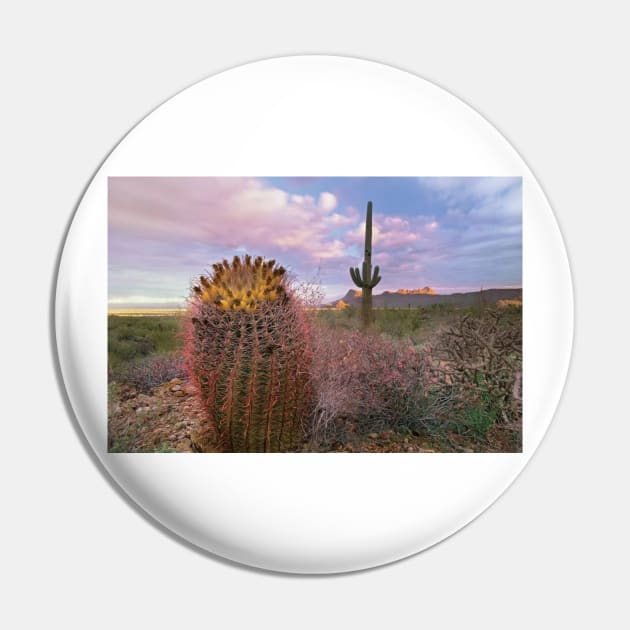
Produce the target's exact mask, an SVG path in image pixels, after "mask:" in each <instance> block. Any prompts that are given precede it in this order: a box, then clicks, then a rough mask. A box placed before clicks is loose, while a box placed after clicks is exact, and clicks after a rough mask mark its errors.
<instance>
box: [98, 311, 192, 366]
mask: <svg viewBox="0 0 630 630" xmlns="http://www.w3.org/2000/svg"><path fill="white" fill-rule="evenodd" d="M181 324H182V319H181V317H180V316H178V315H172V316H168V317H167V316H162V317H160V316H152V315H146V316H142V317H134V316H124V315H109V316H108V318H107V329H108V330H107V332H108V337H107V339H108V346H107V360H108V364H109V368H110V370H113V371H116V370H118V369H120V368H121V367H123V366H125V365H126V364H129V363H130V362H132V361H134V360H137V359H139V358H142V357H146V356H149V355H151V354H155V353H168V352H173V351H174V350H177V349H179V348H180V347H181V338H180V334H179V333H180V331H181Z"/></svg>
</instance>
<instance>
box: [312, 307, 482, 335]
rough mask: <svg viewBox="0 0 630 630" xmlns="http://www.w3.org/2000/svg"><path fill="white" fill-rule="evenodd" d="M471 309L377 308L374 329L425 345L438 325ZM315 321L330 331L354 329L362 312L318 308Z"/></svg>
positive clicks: (444, 323) (350, 308)
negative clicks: (327, 327) (334, 329)
mask: <svg viewBox="0 0 630 630" xmlns="http://www.w3.org/2000/svg"><path fill="white" fill-rule="evenodd" d="M474 310H475V309H474V308H471V307H456V306H452V305H450V304H433V305H431V306H421V307H417V308H376V309H374V328H375V329H376V330H377V331H378V332H380V333H382V334H385V335H388V336H390V337H395V338H397V339H404V338H410V339H411V340H412V341H413V342H414V343H416V344H421V343H424V342H425V341H426V340H427V339H428V337H430V336H431V334H432V333H433V332H434V331H435V330H436V329H437V328H439V327H440V326H442V325H446V324H448V323H449V322H451V321H453V320H454V319H456V318H457V317H461V316H462V315H464V314H465V313H469V312H473V311H474ZM315 317H316V320H317V321H318V322H320V323H322V324H325V325H326V326H329V327H330V328H338V329H356V328H360V327H361V309H360V308H358V307H355V306H350V307H348V308H344V309H321V310H319V311H316V315H315Z"/></svg>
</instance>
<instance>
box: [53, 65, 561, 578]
mask: <svg viewBox="0 0 630 630" xmlns="http://www.w3.org/2000/svg"><path fill="white" fill-rule="evenodd" d="M572 332H573V298H572V289H571V278H570V272H569V265H568V261H567V256H566V252H565V249H564V246H563V242H562V238H561V235H560V231H559V229H558V226H557V224H556V221H555V219H554V216H553V213H552V211H551V209H550V207H549V204H548V202H547V200H546V199H545V196H544V194H543V192H542V190H541V189H540V186H539V185H538V184H537V182H536V180H535V179H534V176H533V175H532V173H531V172H530V170H529V168H528V167H527V166H526V164H525V163H524V162H523V160H522V159H521V158H520V157H519V155H518V154H517V153H516V151H515V150H514V149H513V148H512V147H511V146H510V144H509V143H508V142H507V141H506V140H505V138H503V137H502V136H501V134H499V133H498V132H497V130H496V129H495V128H494V127H492V126H491V125H490V124H489V123H488V122H487V121H486V120H484V119H483V118H482V117H481V116H480V115H479V114H478V113H476V112H475V111H474V110H473V109H471V108H470V107H469V106H468V105H466V104H464V103H463V102H462V101H460V100H459V99H457V98H455V97H454V96H452V95H451V94H449V93H448V92H446V91H444V90H443V89H441V88H439V87H436V86H435V85H433V84H432V83H429V82H427V81H425V80H423V79H420V78H418V77H416V76H413V75H411V74H408V73H406V72H402V71H400V70H395V69H392V68H390V67H387V66H384V65H380V64H377V63H373V62H367V61H362V60H357V59H351V58H342V57H329V56H301V57H286V58H279V59H271V60H266V61H261V62H257V63H252V64H249V65H246V66H242V67H238V68H235V69H232V70H229V71H227V72H223V73H221V74H219V75H217V76H214V77H212V78H209V79H207V80H204V81H202V82H200V83H198V84H196V85H194V86H192V87H190V88H188V89H187V90H185V91H184V92H182V93H180V94H178V95H177V96H175V97H173V98H172V99H170V100H169V101H167V102H166V103H164V104H163V105H161V106H160V107H159V108H157V109H156V110H155V111H154V112H152V113H151V114H150V115H149V116H147V117H146V118H145V119H144V120H142V122H140V123H139V124H138V125H137V126H136V127H134V129H132V131H130V132H129V134H128V135H127V136H125V138H124V139H123V140H122V141H121V142H120V144H119V145H118V146H117V147H116V149H115V150H114V151H113V152H112V153H111V155H110V156H109V157H108V158H107V159H106V160H105V162H104V163H103V165H102V166H101V168H100V169H99V170H98V172H97V173H96V174H95V176H94V178H93V179H92V181H91V183H90V185H89V187H88V188H87V190H86V192H85V194H84V196H83V198H82V200H81V202H80V204H79V207H78V210H77V212H76V215H75V217H74V220H73V222H72V226H71V228H70V230H69V233H68V236H67V240H66V243H65V247H64V251H63V256H62V260H61V264H60V269H59V276H58V285H57V299H56V333H57V345H58V354H59V361H60V365H61V370H62V374H63V378H64V382H65V385H66V388H67V391H68V395H69V398H70V401H71V404H72V407H73V409H74V411H75V413H76V416H77V419H78V422H79V424H80V426H81V428H82V430H83V431H84V433H85V436H86V438H87V439H88V441H89V443H90V445H91V447H92V448H93V449H94V452H95V453H96V455H97V457H98V458H99V460H100V461H101V462H102V463H103V465H104V467H105V468H106V469H107V471H108V473H109V474H110V475H111V476H112V478H113V479H114V480H115V481H116V482H117V483H118V484H119V485H120V487H121V488H122V489H123V490H124V491H125V492H126V493H127V494H128V495H129V496H130V497H131V498H132V499H133V500H134V501H135V502H137V504H138V505H139V506H141V507H142V509H143V510H145V511H146V512H147V513H148V514H150V515H151V516H152V517H154V518H155V519H157V520H158V521H159V522H160V523H162V524H164V525H165V526H166V527H167V528H168V529H170V530H172V531H173V532H174V533H175V534H177V535H179V536H181V537H182V538H184V539H186V540H188V541H190V542H191V543H193V544H194V545H197V546H198V547H200V548H202V549H204V550H207V551H209V552H211V553H213V554H218V555H220V556H223V557H225V558H229V559H231V560H234V561H236V562H240V563H244V564H248V565H252V566H255V567H262V568H265V569H270V570H277V571H287V572H300V573H330V572H339V571H351V570H356V569H362V568H366V567H373V566H376V565H379V564H383V563H387V562H391V561H394V560H397V559H400V558H403V557H405V556H409V555H410V554H413V553H416V552H419V551H421V550H423V549H426V548H427V547H429V546H431V545H433V544H435V543H437V542H439V541H440V540H442V539H444V538H446V537H447V536H449V535H450V534H452V533H454V532H455V531H457V530H458V529H460V528H461V527H463V526H464V525H466V524H467V523H469V522H470V521H471V520H472V519H474V518H475V517H476V516H477V515H478V514H480V513H481V512H482V511H483V510H485V509H486V508H487V507H488V506H489V505H490V504H492V502H493V501H494V500H495V499H496V498H497V497H498V496H499V495H500V494H501V493H502V492H503V491H504V490H505V489H506V488H507V487H508V486H509V485H510V484H511V483H512V481H513V480H514V479H515V477H516V476H517V475H518V474H519V472H520V471H521V470H522V469H523V467H524V466H525V465H526V463H527V462H528V460H529V459H530V457H531V456H532V454H533V453H534V451H535V449H536V448H537V446H538V444H539V443H540V441H541V440H542V438H543V435H544V433H545V431H546V429H547V427H548V426H549V423H550V421H551V418H552V415H553V413H554V410H555V408H556V405H557V403H558V400H559V398H560V394H561V391H562V387H563V384H564V380H565V376H566V373H567V369H568V364H569V358H570V351H571V343H572Z"/></svg>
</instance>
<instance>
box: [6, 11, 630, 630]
mask: <svg viewBox="0 0 630 630" xmlns="http://www.w3.org/2000/svg"><path fill="white" fill-rule="evenodd" d="M623 7H624V5H623V4H622V3H613V2H599V3H597V4H595V3H564V2H557V3H550V2H529V3H518V4H517V3H508V2H479V1H478V2H475V3H461V4H458V3H451V2H440V3H435V4H434V5H424V4H421V3H416V2H409V3H403V2H394V1H391V0H390V1H389V2H387V3H368V2H354V1H353V2H329V1H327V0H320V1H319V2H317V3H314V2H313V3H300V2H295V1H293V2H275V1H273V0H267V1H266V2H230V3H227V2H225V3H210V2H205V3H202V2H199V3H194V2H178V3H162V2H155V1H154V2H118V1H110V2H107V3H94V2H63V1H59V2H55V3H44V2H21V3H17V2H12V3H6V4H3V8H2V9H1V10H0V66H1V74H0V77H1V80H2V83H1V84H0V87H1V90H2V99H1V100H0V103H1V112H2V115H1V117H0V166H1V169H0V173H1V174H2V175H1V181H2V186H1V187H0V199H1V205H0V207H1V208H2V224H1V225H2V228H1V230H0V239H1V240H0V256H1V257H2V265H1V267H0V269H2V292H1V294H0V295H1V297H2V301H3V307H4V308H3V311H2V314H3V317H2V321H3V323H2V326H1V327H0V334H1V335H2V337H1V339H0V352H1V353H2V357H3V360H2V361H0V369H1V370H2V372H1V380H0V382H1V383H2V390H1V391H2V397H3V405H2V413H1V414H0V415H1V417H2V425H1V426H2V437H3V440H2V446H3V448H2V456H1V457H0V466H1V467H2V487H3V490H2V508H3V509H2V511H3V517H2V538H1V542H0V544H1V545H2V551H1V554H2V555H1V558H2V562H1V565H0V572H1V573H0V575H1V579H2V582H3V583H2V591H1V592H2V599H3V604H2V607H1V608H0V620H2V621H4V622H5V623H4V624H3V625H6V626H7V627H11V628H14V627H55V626H58V627H62V626H63V627H71V628H74V627H84V626H86V625H87V626H90V627H95V628H100V627H112V626H116V627H134V626H135V627H149V626H151V627H158V628H162V627H164V628H166V627H191V626H206V627H216V628H230V627H247V626H254V625H255V626H258V627H274V628H293V627H302V628H322V627H368V628H381V627H396V628H397V627H405V626H414V627H417V626H419V625H423V626H425V627H430V628H460V627H469V626H471V627H482V626H483V627H485V628H505V627H511V628H531V627H558V626H559V627H572V628H577V627H585V628H592V627H605V628H615V627H622V626H626V624H627V623H628V617H629V615H628V612H627V606H626V605H625V604H624V602H623V599H622V598H623V597H624V596H625V595H627V578H628V569H627V563H628V560H629V559H630V558H629V554H628V540H627V531H628V526H629V525H630V523H629V521H628V515H627V512H628V499H627V494H628V492H627V485H626V483H625V481H626V479H624V475H625V477H626V478H627V474H628V470H627V468H628V467H627V463H626V452H627V450H628V447H629V444H630V430H629V426H630V421H629V420H628V416H629V415H630V414H628V410H627V407H628V402H627V398H628V368H627V363H626V355H627V352H628V341H627V331H628V326H627V317H626V314H627V312H628V311H627V310H626V308H625V306H624V300H625V298H626V296H627V293H628V289H627V281H626V276H625V275H624V274H623V273H622V272H623V269H622V267H623V266H626V267H627V265H628V255H627V247H628V246H627V240H628V237H627V232H628V230H627V228H628V212H629V210H630V208H629V205H628V198H629V196H628V183H627V182H628V166H629V164H628V162H629V160H628V154H627V147H628V141H629V140H630V138H629V135H630V134H629V125H628V120H627V115H628V111H630V98H629V94H628V68H627V57H628V56H629V55H630V50H629V48H630V46H629V45H628V38H627V24H628V19H627V17H628V16H627V15H625V14H624V13H623ZM316 52H321V53H336V54H345V55H352V56H359V57H364V58H367V59H374V60H378V61H382V62H385V63H389V64H391V65H394V66H397V67H399V68H403V69H406V70H410V71H412V72H414V73H417V74H419V75H421V76H423V77H425V78H427V79H429V80H432V81H434V82H436V83H437V84H439V85H441V86H443V87H445V88H446V89H448V90H450V91H451V92H453V93H454V94H456V95H458V96H460V97H462V98H463V99H464V100H465V101H466V102H468V103H470V104H471V105H473V107H475V108H476V109H477V110H478V111H479V112H481V113H482V114H483V115H485V116H486V117H487V118H488V119H489V120H490V121H491V122H493V123H494V124H495V125H496V126H497V128H498V129H499V130H501V131H502V132H503V133H504V134H505V135H506V137H507V138H508V139H509V140H510V141H511V142H512V143H513V144H514V145H515V146H516V148H517V149H518V150H519V152H520V153H521V155H522V156H523V157H524V158H525V160H526V161H527V162H528V164H529V165H530V166H531V167H532V169H533V171H534V173H535V174H536V175H537V177H538V178H539V181H540V182H541V184H542V186H543V187H544V189H545V191H546V193H547V195H548V197H549V199H550V201H551V203H552V206H553V207H554V209H555V212H556V214H557V217H558V220H559V222H560V225H561V228H562V230H563V233H564V236H565V239H566V242H567V246H568V250H569V255H570V258H571V263H572V268H573V273H574V281H575V291H576V306H577V316H576V340H575V346H574V356H573V364H572V367H571V372H570V377H569V381H568V384H567V387H566V391H565V395H564V398H563V401H562V403H561V405H560V408H559V411H558V413H557V416H556V418H555V420H554V422H553V424H552V427H551V429H550V431H549V433H548V435H547V437H546V439H545V441H544V442H543V444H542V446H541V447H540V449H539V451H538V453H537V454H536V455H535V456H534V459H533V460H532V462H531V463H530V465H529V467H528V468H527V469H526V471H525V472H524V473H523V474H522V475H521V477H520V478H519V479H518V480H517V482H516V483H515V484H514V486H513V487H512V488H511V489H510V490H509V492H508V493H507V494H506V495H505V496H504V497H502V498H501V499H500V500H499V501H498V502H497V503H496V504H495V505H494V506H493V507H492V508H491V509H490V510H489V511H487V512H486V513H485V514H484V515H482V516H481V517H480V518H479V519H478V520H477V521H475V522H474V523H473V524H471V525H470V526H468V527H467V528H465V529H464V530H463V531H461V532H460V533H459V534H457V535H456V536H454V537H452V538H451V539H449V540H448V541H446V542H444V543H442V544H440V545H438V546H437V547H434V548H432V549H430V550H428V551H426V552H424V553H422V554H420V555H417V556H415V557H413V558H411V559H408V560H406V561H402V562H399V563H397V564H394V565H390V566H387V567H383V568H380V569H375V570H371V571H367V572H363V573H359V574H352V575H345V576H338V577H327V578H322V577H318V578H311V577H302V578H295V577H287V576H279V575H272V574H267V573H263V572H256V571H250V570H246V569H243V568H241V567H238V566H235V565H231V564H228V563H225V562H223V561H221V560H218V559H212V558H209V557H208V556H206V555H203V554H200V553H197V552H195V551H194V550H192V549H191V548H190V547H188V546H186V545H184V544H181V543H178V542H175V541H174V540H173V539H172V538H170V537H169V536H167V535H166V534H165V533H164V532H163V531H161V530H160V529H159V528H156V527H152V526H150V525H149V524H148V523H147V521H145V520H144V519H142V518H140V517H139V516H138V514H137V512H136V511H134V509H132V508H130V507H129V506H128V505H127V504H126V502H125V501H124V500H123V499H122V498H121V497H120V495H119V493H117V492H116V491H115V490H114V489H113V488H112V486H111V484H110V483H109V482H108V481H107V480H106V479H105V478H104V477H103V475H102V474H101V473H100V472H99V470H98V469H97V467H95V466H94V464H93V462H92V460H91V457H90V455H89V454H88V452H87V450H86V449H85V448H84V447H83V446H82V441H81V438H80V437H79V436H78V433H77V431H76V429H75V426H74V424H73V423H72V422H71V421H70V420H69V418H68V414H67V409H66V407H65V405H64V400H63V397H62V395H61V393H60V390H59V383H58V382H57V380H56V376H55V369H54V358H53V354H52V347H51V341H50V322H49V312H50V311H49V309H50V306H51V291H52V283H53V272H54V267H55V264H56V259H57V256H58V250H59V246H60V243H61V240H62V237H63V234H64V231H65V229H66V226H67V223H68V221H69V219H70V216H71V212H72V209H73V207H74V205H75V204H76V202H77V201H78V198H79V196H80V193H81V191H82V189H83V186H84V185H85V184H86V183H87V181H88V179H89V178H90V176H91V175H92V173H93V171H94V169H95V168H96V167H97V165H98V164H99V163H100V161H101V160H102V159H103V157H104V156H105V154H106V153H107V152H108V151H109V150H110V149H111V148H112V147H113V146H114V145H115V143H116V142H117V141H118V140H119V139H120V137H121V136H122V135H123V134H124V133H125V132H126V131H127V130H128V129H129V128H130V127H131V126H132V125H133V124H134V123H136V122H137V121H138V119H139V118H141V117H142V116H144V115H145V114H146V113H147V112H148V111H149V110H151V109H152V108H154V107H155V106H157V105H158V104H159V103H160V102H162V101H163V100H165V99H166V98H168V97H170V96H171V95H172V94H174V93H175V92H176V91H178V90H181V89H183V88H185V87H186V86H187V85H189V84H191V83H193V82H195V81H197V80H199V79H201V78H203V77H205V76H208V75H210V74H213V73H215V72H217V71H219V70H224V69H227V68H229V67H232V66H234V65H238V64H241V63H244V62H247V61H252V60H256V59H260V58H264V57H270V56H275V55H286V54H294V53H316ZM624 57H625V58H626V61H624ZM255 526H256V525H255V523H252V527H255ZM626 627H627V626H626Z"/></svg>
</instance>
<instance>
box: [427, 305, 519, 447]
mask: <svg viewBox="0 0 630 630" xmlns="http://www.w3.org/2000/svg"><path fill="white" fill-rule="evenodd" d="M426 350H427V355H428V357H429V360H430V364H431V383H432V393H433V397H434V406H435V408H436V409H437V410H438V411H440V412H441V413H442V415H443V416H445V417H449V416H450V418H451V419H452V420H456V421H458V422H459V423H460V424H463V425H464V426H465V427H468V428H469V429H470V430H471V431H472V432H473V433H475V434H477V435H479V436H482V435H484V434H485V433H486V432H487V430H488V429H489V428H490V427H491V426H493V425H494V424H497V423H500V424H503V425H506V426H513V427H515V428H516V427H518V426H520V422H521V415H522V392H521V389H522V387H521V375H522V362H523V351H522V325H521V317H520V311H517V310H515V309H505V308H504V309H501V308H498V309H497V308H486V309H484V310H483V311H482V312H481V313H480V315H479V316H477V317H475V316H473V315H471V314H467V315H465V316H463V317H462V318H460V319H459V321H457V322H456V323H455V324H452V325H450V326H448V327H446V328H444V329H443V330H441V331H440V332H439V333H438V334H437V335H436V336H435V337H434V339H433V340H432V342H431V344H430V345H429V346H428V347H427V349H426Z"/></svg>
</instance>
